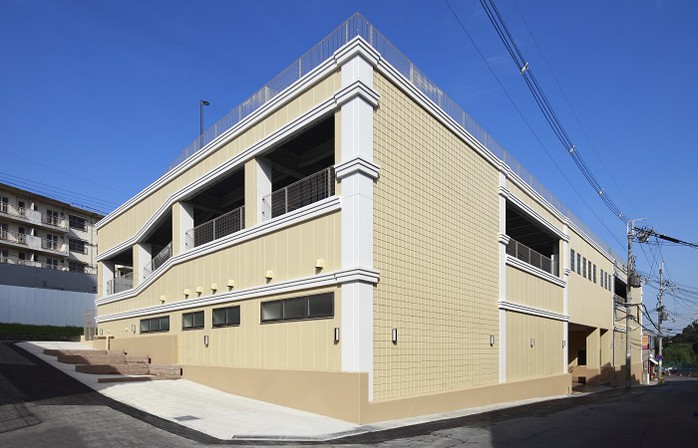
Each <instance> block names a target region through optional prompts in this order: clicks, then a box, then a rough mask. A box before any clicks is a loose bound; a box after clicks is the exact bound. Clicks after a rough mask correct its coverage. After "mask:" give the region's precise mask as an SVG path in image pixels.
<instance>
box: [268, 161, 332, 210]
mask: <svg viewBox="0 0 698 448" xmlns="http://www.w3.org/2000/svg"><path fill="white" fill-rule="evenodd" d="M334 184H335V175H334V167H333V166H330V167H328V168H325V169H324V170H322V171H318V172H317V173H315V174H311V175H310V176H308V177H306V178H304V179H301V180H299V181H296V182H294V183H292V184H291V185H289V186H287V187H284V188H282V189H280V190H276V191H274V192H272V193H270V194H268V195H266V196H264V198H262V220H263V221H268V220H270V219H272V218H276V217H277V216H281V215H284V214H286V213H288V212H292V211H293V210H296V209H299V208H301V207H305V206H306V205H310V204H312V203H314V202H317V201H320V200H322V199H325V198H328V197H330V196H332V195H334V189H335V185H334Z"/></svg>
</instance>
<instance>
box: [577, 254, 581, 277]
mask: <svg viewBox="0 0 698 448" xmlns="http://www.w3.org/2000/svg"><path fill="white" fill-rule="evenodd" d="M581 258H582V256H581V255H580V254H577V275H582V272H581V271H582V260H581Z"/></svg>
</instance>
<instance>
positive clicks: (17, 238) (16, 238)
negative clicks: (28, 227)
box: [0, 230, 27, 246]
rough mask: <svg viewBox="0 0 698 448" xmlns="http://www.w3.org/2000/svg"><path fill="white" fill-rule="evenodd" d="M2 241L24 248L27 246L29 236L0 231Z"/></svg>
mask: <svg viewBox="0 0 698 448" xmlns="http://www.w3.org/2000/svg"><path fill="white" fill-rule="evenodd" d="M0 240H2V241H7V242H8V243H14V244H21V245H23V246H26V245H27V234H26V233H18V232H10V231H9V230H0Z"/></svg>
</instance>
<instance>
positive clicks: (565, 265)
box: [560, 222, 571, 373]
mask: <svg viewBox="0 0 698 448" xmlns="http://www.w3.org/2000/svg"><path fill="white" fill-rule="evenodd" d="M562 231H563V233H564V234H565V236H566V237H567V238H565V239H563V240H562V256H561V257H560V262H561V266H560V269H562V275H563V280H564V281H565V288H564V289H563V301H564V302H563V311H562V314H564V315H565V316H569V315H570V313H569V303H570V281H569V280H570V272H571V271H570V266H571V264H570V263H571V260H570V239H569V227H568V225H567V223H566V222H565V224H564V226H563V229H562ZM562 332H563V333H562V340H563V341H564V344H563V347H562V373H567V372H568V369H569V347H568V344H569V343H570V341H569V334H570V332H569V324H568V323H567V321H565V322H563V324H562Z"/></svg>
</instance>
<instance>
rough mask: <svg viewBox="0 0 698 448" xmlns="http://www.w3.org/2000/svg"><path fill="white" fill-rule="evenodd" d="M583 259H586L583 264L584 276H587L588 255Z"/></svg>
mask: <svg viewBox="0 0 698 448" xmlns="http://www.w3.org/2000/svg"><path fill="white" fill-rule="evenodd" d="M582 260H583V261H584V265H583V266H582V272H583V274H582V277H584V278H587V257H584V258H583V259H582Z"/></svg>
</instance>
